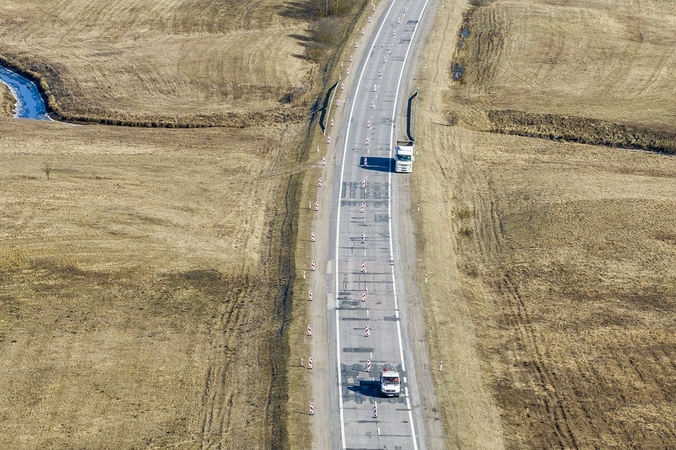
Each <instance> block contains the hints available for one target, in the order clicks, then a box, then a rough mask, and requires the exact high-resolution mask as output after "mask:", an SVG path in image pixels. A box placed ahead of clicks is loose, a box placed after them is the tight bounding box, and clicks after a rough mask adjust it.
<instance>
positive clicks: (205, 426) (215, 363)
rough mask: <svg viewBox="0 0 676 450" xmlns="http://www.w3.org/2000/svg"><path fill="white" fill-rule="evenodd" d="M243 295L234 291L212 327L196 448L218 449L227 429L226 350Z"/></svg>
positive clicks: (228, 362) (228, 361) (229, 356)
mask: <svg viewBox="0 0 676 450" xmlns="http://www.w3.org/2000/svg"><path fill="white" fill-rule="evenodd" d="M245 296H246V295H245V293H244V292H242V291H241V290H238V291H237V292H236V293H233V294H232V295H231V296H229V297H230V299H229V300H230V301H225V302H224V303H223V305H224V307H225V309H224V311H223V312H222V313H221V314H220V316H219V317H217V318H216V320H215V321H214V323H213V325H212V330H211V341H210V342H209V351H210V353H211V355H210V356H209V359H208V363H207V367H206V376H205V380H204V391H203V393H202V406H201V408H200V420H199V423H200V434H201V436H200V441H201V442H200V448H201V449H220V448H222V441H223V439H224V437H225V432H226V431H227V430H228V429H229V428H230V417H231V411H232V407H233V404H232V397H233V394H232V392H233V391H231V390H229V389H228V387H227V385H228V381H229V380H228V375H229V369H230V365H231V361H232V356H233V353H234V351H233V350H232V349H231V348H230V346H229V343H228V341H229V339H228V338H229V335H230V334H231V331H232V330H233V329H234V328H235V327H236V326H237V325H239V324H240V322H241V312H242V306H243V300H244V298H245Z"/></svg>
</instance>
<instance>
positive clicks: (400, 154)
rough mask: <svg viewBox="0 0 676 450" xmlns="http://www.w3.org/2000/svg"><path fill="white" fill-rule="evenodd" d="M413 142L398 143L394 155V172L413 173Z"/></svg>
mask: <svg viewBox="0 0 676 450" xmlns="http://www.w3.org/2000/svg"><path fill="white" fill-rule="evenodd" d="M413 145H414V142H413V141H397V147H396V149H395V153H394V171H395V172H411V171H412V170H413V159H414V158H413Z"/></svg>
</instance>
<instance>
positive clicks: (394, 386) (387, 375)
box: [380, 369, 401, 397]
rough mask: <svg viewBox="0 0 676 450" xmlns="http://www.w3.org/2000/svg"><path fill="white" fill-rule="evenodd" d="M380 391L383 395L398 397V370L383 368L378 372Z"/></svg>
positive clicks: (399, 391) (399, 389) (399, 384)
mask: <svg viewBox="0 0 676 450" xmlns="http://www.w3.org/2000/svg"><path fill="white" fill-rule="evenodd" d="M380 393H381V394H382V395H383V396H385V397H399V395H400V394H401V378H400V377H399V372H398V371H396V370H388V369H383V370H382V372H380Z"/></svg>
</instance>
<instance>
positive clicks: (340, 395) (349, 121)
mask: <svg viewBox="0 0 676 450" xmlns="http://www.w3.org/2000/svg"><path fill="white" fill-rule="evenodd" d="M393 6H394V1H392V3H391V4H390V7H389V9H388V10H387V13H385V17H384V18H383V21H382V23H381V24H380V27H379V28H378V32H377V33H376V35H375V37H374V39H373V44H371V49H370V50H369V52H368V53H365V55H366V57H367V58H368V55H370V54H371V52H373V49H374V48H375V45H376V41H377V40H378V36H379V35H380V32H381V31H382V29H383V27H384V26H385V22H387V17H388V16H389V15H390V12H391V11H392V7H393ZM367 65H368V59H367V60H366V63H364V66H363V67H362V69H361V72H360V74H359V78H358V79H357V87H356V89H355V91H354V92H355V95H359V87H360V86H361V80H362V78H363V77H364V71H365V70H366V66H367ZM355 104H356V102H355V101H354V98H353V99H352V106H351V107H350V115H349V116H348V118H347V129H346V130H345V144H344V146H343V159H342V162H341V163H340V184H339V185H338V213H337V215H336V252H335V255H336V273H335V277H336V359H337V362H338V366H337V367H336V370H337V371H338V408H339V411H340V439H341V442H340V443H341V447H342V448H343V449H345V415H344V412H343V380H342V378H341V376H340V364H341V363H340V310H339V309H338V308H339V306H340V301H339V299H338V292H339V291H338V275H339V273H340V272H339V271H338V262H339V261H338V260H339V257H338V256H339V255H338V250H339V245H340V204H341V203H342V202H343V189H342V186H343V179H344V175H345V157H346V155H347V144H348V138H349V136H350V127H351V125H352V115H353V114H354V105H355ZM416 448H417V447H416Z"/></svg>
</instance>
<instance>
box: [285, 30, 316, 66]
mask: <svg viewBox="0 0 676 450" xmlns="http://www.w3.org/2000/svg"><path fill="white" fill-rule="evenodd" d="M289 37H290V38H294V39H295V40H297V41H298V45H300V46H301V47H303V48H308V43H309V42H312V37H311V36H306V35H303V34H296V33H292V34H290V35H289ZM291 56H293V57H294V58H298V59H302V60H307V59H308V57H307V56H306V55H301V54H299V53H292V54H291Z"/></svg>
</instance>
